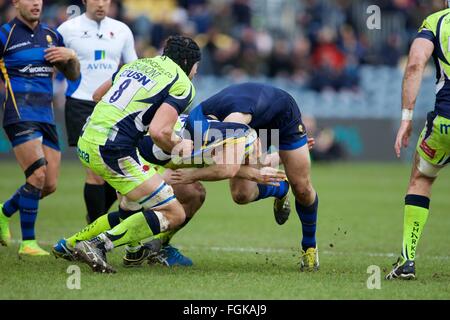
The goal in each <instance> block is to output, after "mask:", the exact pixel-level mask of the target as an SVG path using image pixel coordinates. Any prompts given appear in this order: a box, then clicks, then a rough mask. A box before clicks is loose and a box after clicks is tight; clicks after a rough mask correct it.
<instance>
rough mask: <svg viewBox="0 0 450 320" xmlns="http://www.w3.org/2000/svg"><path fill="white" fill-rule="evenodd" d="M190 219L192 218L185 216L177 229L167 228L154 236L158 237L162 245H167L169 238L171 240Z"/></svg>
mask: <svg viewBox="0 0 450 320" xmlns="http://www.w3.org/2000/svg"><path fill="white" fill-rule="evenodd" d="M191 219H192V218H187V217H186V220H184V222H183V224H182V225H180V226H179V227H178V228H177V229H174V230H169V231H166V232H161V233H160V234H158V235H156V236H155V238H156V239H160V240H161V243H162V245H163V246H167V245H168V244H169V242H170V240H172V238H173V236H174V235H175V233H177V232H178V231H180V230H181V229H182V228H184V227H185V226H186V225H187V224H188V223H189V221H191Z"/></svg>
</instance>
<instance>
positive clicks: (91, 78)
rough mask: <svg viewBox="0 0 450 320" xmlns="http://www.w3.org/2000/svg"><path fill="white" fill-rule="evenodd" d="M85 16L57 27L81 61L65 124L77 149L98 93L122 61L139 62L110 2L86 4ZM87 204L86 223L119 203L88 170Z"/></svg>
mask: <svg viewBox="0 0 450 320" xmlns="http://www.w3.org/2000/svg"><path fill="white" fill-rule="evenodd" d="M83 3H84V4H85V6H86V12H85V13H83V14H82V15H80V16H78V17H76V18H73V19H70V20H68V21H66V22H64V23H63V24H61V25H60V26H59V27H58V32H59V33H60V34H61V35H62V36H63V38H64V44H65V46H66V47H67V48H71V49H73V50H75V52H76V53H77V55H78V58H79V60H80V65H81V74H80V76H79V77H78V78H77V79H75V80H74V81H70V80H69V81H68V87H67V91H66V105H65V122H66V131H67V138H68V144H69V146H71V147H76V146H77V142H78V138H79V136H80V133H81V129H82V128H83V126H84V124H85V123H86V119H87V118H88V117H89V116H90V115H91V114H92V111H93V110H94V107H95V105H96V102H95V101H94V100H93V98H92V96H93V94H94V91H95V89H96V88H97V87H98V86H99V85H100V84H102V83H104V82H105V81H106V80H108V79H111V77H112V75H113V73H114V72H116V71H117V69H118V68H119V64H120V63H121V61H122V62H123V63H130V62H132V61H134V60H136V59H137V54H136V51H135V49H134V38H133V34H132V32H131V30H130V28H129V27H128V26H127V25H126V24H125V23H123V22H120V21H117V20H114V19H112V18H109V17H107V14H108V11H109V8H110V5H111V0H83ZM83 194H84V201H85V203H86V209H87V216H86V218H87V222H88V223H91V222H93V221H94V220H95V219H97V218H98V217H99V216H100V215H102V214H104V213H107V212H109V209H110V207H111V206H112V204H113V203H114V202H115V201H116V200H117V196H116V191H115V190H114V188H112V187H111V186H110V185H109V184H108V183H105V181H104V180H103V179H102V178H101V177H99V176H98V175H96V174H95V173H93V172H92V170H90V169H89V168H86V178H85V184H84V193H83Z"/></svg>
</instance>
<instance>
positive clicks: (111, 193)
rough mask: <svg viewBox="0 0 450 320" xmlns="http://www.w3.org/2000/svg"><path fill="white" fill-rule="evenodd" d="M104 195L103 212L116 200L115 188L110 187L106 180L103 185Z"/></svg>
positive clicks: (107, 210)
mask: <svg viewBox="0 0 450 320" xmlns="http://www.w3.org/2000/svg"><path fill="white" fill-rule="evenodd" d="M103 190H104V197H105V209H104V212H105V213H106V212H109V209H111V207H112V205H113V204H114V202H116V200H117V192H116V189H114V188H113V187H111V186H110V185H109V183H108V182H105V184H104V185H103Z"/></svg>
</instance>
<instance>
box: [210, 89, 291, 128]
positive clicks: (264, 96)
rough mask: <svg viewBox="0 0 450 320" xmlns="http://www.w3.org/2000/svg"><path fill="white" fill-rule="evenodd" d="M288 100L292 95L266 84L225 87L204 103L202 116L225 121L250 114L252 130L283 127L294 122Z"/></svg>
mask: <svg viewBox="0 0 450 320" xmlns="http://www.w3.org/2000/svg"><path fill="white" fill-rule="evenodd" d="M286 100H292V98H291V97H290V95H289V94H288V93H287V92H285V91H284V90H281V89H279V88H275V87H272V86H269V85H266V84H263V83H253V82H247V83H241V84H235V85H231V86H229V87H226V88H225V89H223V90H222V91H220V92H218V93H217V94H215V95H213V96H212V97H210V98H208V99H207V100H205V101H203V102H202V103H201V106H202V110H203V114H204V115H212V116H215V117H216V118H217V119H218V120H220V121H223V120H224V119H225V118H226V117H227V116H228V115H230V114H231V113H234V112H241V113H249V114H251V115H252V120H251V122H250V123H249V126H250V127H252V128H253V129H256V130H259V129H271V128H281V127H282V126H283V125H287V124H288V123H289V122H290V121H292V120H294V118H293V117H294V115H291V114H289V111H290V110H289V108H288V107H287V104H286V103H285V102H286Z"/></svg>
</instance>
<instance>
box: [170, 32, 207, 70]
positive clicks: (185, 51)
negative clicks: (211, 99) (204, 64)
mask: <svg viewBox="0 0 450 320" xmlns="http://www.w3.org/2000/svg"><path fill="white" fill-rule="evenodd" d="M163 55H165V56H167V57H169V58H170V59H172V60H173V61H174V62H175V63H176V64H178V65H179V66H180V67H181V69H182V70H183V71H184V72H185V73H186V74H187V75H189V74H190V73H191V69H192V67H193V66H194V64H195V63H196V62H198V61H200V59H201V53H200V48H199V46H198V45H197V43H195V41H194V40H192V39H191V38H188V37H184V36H170V37H169V38H168V39H167V41H166V45H165V46H164V52H163Z"/></svg>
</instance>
